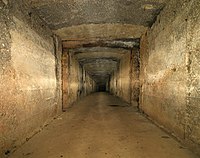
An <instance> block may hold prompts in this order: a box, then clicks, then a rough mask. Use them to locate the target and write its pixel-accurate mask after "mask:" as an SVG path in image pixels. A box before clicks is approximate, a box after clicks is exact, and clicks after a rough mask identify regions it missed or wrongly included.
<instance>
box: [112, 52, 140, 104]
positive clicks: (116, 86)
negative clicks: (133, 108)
mask: <svg viewBox="0 0 200 158" xmlns="http://www.w3.org/2000/svg"><path fill="white" fill-rule="evenodd" d="M138 67H139V51H138V50H137V49H135V50H132V51H129V52H128V53H126V54H124V55H123V56H122V58H121V59H120V62H119V64H118V66H117V69H115V70H114V71H113V73H112V74H111V76H110V87H109V91H110V92H111V93H112V94H114V95H116V96H118V97H120V98H122V99H123V100H125V101H126V102H128V103H131V104H132V102H134V103H135V102H138V99H139V68H138ZM134 105H135V104H134Z"/></svg>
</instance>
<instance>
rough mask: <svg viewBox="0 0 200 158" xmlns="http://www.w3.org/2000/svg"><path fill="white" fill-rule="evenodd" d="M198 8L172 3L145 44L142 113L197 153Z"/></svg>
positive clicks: (188, 3) (144, 39)
mask: <svg viewBox="0 0 200 158" xmlns="http://www.w3.org/2000/svg"><path fill="white" fill-rule="evenodd" d="M199 24H200V2H199V1H196V0H192V1H187V0H185V1H178V0H174V1H170V2H169V3H168V4H167V6H166V7H165V8H164V10H163V11H162V12H161V14H160V15H159V16H158V18H157V21H156V22H155V24H154V25H153V26H152V28H151V29H150V30H149V31H147V33H146V34H145V35H144V36H143V37H142V40H141V50H140V51H141V55H140V58H141V66H140V71H141V73H140V82H141V89H140V91H141V93H140V109H142V110H143V111H144V112H145V113H146V114H147V115H149V117H151V118H152V119H153V120H155V121H156V122H158V123H159V124H162V125H163V126H164V128H165V129H167V130H168V131H170V132H171V133H173V134H174V135H176V136H177V137H179V138H181V139H182V140H184V141H185V142H187V143H188V144H189V145H191V146H193V149H196V150H199V147H200V146H199V144H200V124H199V120H200V115H199V113H200V108H199V96H200V95H199V85H200V84H199V83H200V78H199V75H200V71H199V68H200V67H199V60H200V55H199V54H200V52H199V48H200V39H199V37H200V25H199Z"/></svg>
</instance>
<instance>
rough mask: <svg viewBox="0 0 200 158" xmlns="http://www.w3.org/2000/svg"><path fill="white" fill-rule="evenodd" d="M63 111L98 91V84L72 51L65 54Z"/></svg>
mask: <svg viewBox="0 0 200 158" xmlns="http://www.w3.org/2000/svg"><path fill="white" fill-rule="evenodd" d="M63 77H64V78H63V110H64V111H65V110H67V108H69V107H71V106H72V105H73V103H75V102H76V101H77V100H79V99H80V98H81V97H84V96H86V95H88V94H90V93H92V92H94V91H95V89H96V83H95V82H94V80H92V78H91V77H90V76H89V74H88V73H87V72H86V70H85V69H84V67H83V66H82V65H80V63H79V62H78V60H77V59H76V57H75V56H74V53H73V52H71V51H70V50H69V51H67V52H64V53H63Z"/></svg>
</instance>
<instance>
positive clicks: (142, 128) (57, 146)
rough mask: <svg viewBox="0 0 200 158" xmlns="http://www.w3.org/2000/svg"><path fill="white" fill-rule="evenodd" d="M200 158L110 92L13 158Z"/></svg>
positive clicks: (88, 100)
mask: <svg viewBox="0 0 200 158" xmlns="http://www.w3.org/2000/svg"><path fill="white" fill-rule="evenodd" d="M25 157H27V158H60V157H63V158H87V157H88V158H104V157H105V158H106V157H108V158H119V157H123V158H197V157H196V156H195V155H193V153H192V152H191V151H189V150H188V149H186V148H185V147H184V146H183V145H181V144H180V143H179V142H177V141H176V140H175V139H173V138H172V137H171V136H169V135H168V134H166V133H165V132H163V131H162V130H161V129H160V128H158V127H157V126H155V125H154V124H152V123H151V122H150V121H149V120H147V119H146V118H145V117H143V116H142V115H141V114H140V113H138V112H137V110H136V109H135V108H134V107H131V106H128V105H127V104H126V103H125V102H123V101H122V100H120V99H119V98H117V97H114V96H112V95H110V94H108V93H104V92H99V93H93V94H91V95H89V96H87V97H85V98H83V99H82V100H80V101H79V102H77V104H76V105H74V106H73V107H72V108H70V109H68V110H67V112H65V113H63V114H62V115H61V116H60V117H58V118H56V119H55V120H53V121H52V122H51V123H50V124H49V125H48V126H46V127H45V128H44V129H43V130H42V131H41V132H40V133H38V134H37V135H35V136H34V137H33V138H32V139H30V140H29V141H28V142H26V143H25V144H24V145H23V146H22V147H21V148H19V149H18V150H17V151H16V152H15V153H13V154H12V155H11V156H10V158H25Z"/></svg>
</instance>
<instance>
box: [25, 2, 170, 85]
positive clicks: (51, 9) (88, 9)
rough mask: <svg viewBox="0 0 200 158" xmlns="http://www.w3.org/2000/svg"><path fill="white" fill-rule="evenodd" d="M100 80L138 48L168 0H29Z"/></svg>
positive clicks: (107, 76) (104, 78)
mask: <svg viewBox="0 0 200 158" xmlns="http://www.w3.org/2000/svg"><path fill="white" fill-rule="evenodd" d="M26 1H27V2H28V3H29V4H30V5H31V6H32V9H33V11H35V12H37V14H38V15H39V16H40V17H41V18H42V19H43V20H44V21H45V22H46V23H47V24H48V26H49V27H50V28H51V29H52V30H53V32H54V33H55V34H57V35H58V36H60V38H61V39H62V40H63V50H64V51H65V50H66V49H67V50H69V49H70V52H72V53H74V54H75V56H76V58H77V60H78V61H79V62H80V64H82V65H83V66H84V67H85V69H86V70H87V72H88V73H89V74H90V75H91V76H92V77H93V79H94V80H95V81H96V82H98V83H105V82H106V81H107V80H108V79H109V76H110V75H111V74H112V72H113V71H114V70H116V69H117V67H118V64H119V62H120V59H121V58H122V57H123V55H124V54H125V53H130V50H131V49H135V48H139V41H140V40H139V39H140V37H141V35H142V34H143V33H144V32H145V31H146V30H147V29H148V27H150V26H151V25H152V24H153V23H154V21H155V19H156V17H157V15H158V14H159V13H160V11H161V10H162V9H163V7H164V6H165V3H166V2H167V1H166V0H26Z"/></svg>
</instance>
